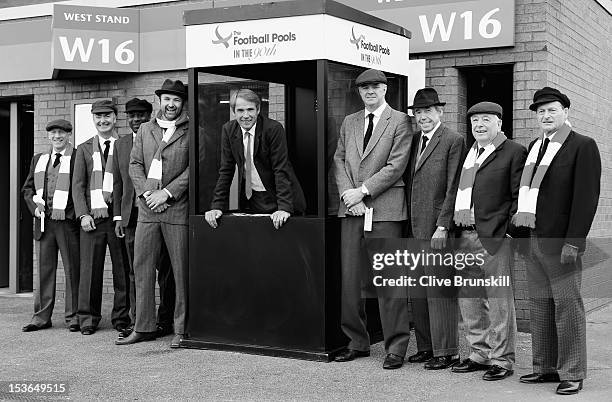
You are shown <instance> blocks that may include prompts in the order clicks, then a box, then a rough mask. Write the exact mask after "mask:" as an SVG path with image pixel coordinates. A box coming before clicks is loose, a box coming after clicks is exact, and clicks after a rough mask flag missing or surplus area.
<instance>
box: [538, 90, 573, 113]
mask: <svg viewBox="0 0 612 402" xmlns="http://www.w3.org/2000/svg"><path fill="white" fill-rule="evenodd" d="M555 101H559V102H560V103H561V104H562V105H563V107H570V100H569V98H568V97H567V95H565V94H564V93H561V91H559V90H558V89H556V88H551V87H544V88H542V89H538V90H537V91H535V93H534V94H533V103H532V104H531V105H529V109H531V110H533V111H534V112H535V111H536V110H538V106H540V105H543V104H545V103H550V102H555Z"/></svg>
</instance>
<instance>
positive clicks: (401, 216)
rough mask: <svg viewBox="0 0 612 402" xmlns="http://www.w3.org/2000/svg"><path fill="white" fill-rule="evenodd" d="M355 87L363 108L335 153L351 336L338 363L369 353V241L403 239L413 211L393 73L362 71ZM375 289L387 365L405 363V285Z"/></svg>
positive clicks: (406, 136)
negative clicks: (390, 90)
mask: <svg viewBox="0 0 612 402" xmlns="http://www.w3.org/2000/svg"><path fill="white" fill-rule="evenodd" d="M355 85H356V86H357V87H358V90H359V95H360V96H361V99H362V101H363V103H364V106H365V109H364V110H360V111H358V112H356V113H353V114H351V115H349V116H347V117H345V119H344V121H343V123H342V126H341V128H340V134H339V138H338V146H337V148H336V153H335V155H334V171H335V178H336V184H337V186H338V193H339V196H340V199H341V202H340V207H339V210H338V216H339V217H340V218H341V219H340V221H341V258H342V263H341V270H342V301H341V326H342V330H343V331H344V333H345V334H346V336H347V337H348V338H349V340H350V342H349V344H348V348H347V349H346V350H345V351H343V352H341V353H340V354H338V356H336V358H335V360H336V361H337V362H346V361H351V360H354V359H355V358H358V357H365V356H369V355H370V338H369V335H368V332H367V329H366V320H365V303H364V300H363V299H362V297H361V291H362V288H364V287H365V284H366V283H367V281H368V278H369V277H370V274H371V271H370V270H371V269H372V268H371V266H372V265H371V263H370V262H369V259H368V255H367V253H366V251H365V244H364V243H365V239H366V238H370V237H387V238H399V237H401V235H402V221H404V220H405V219H406V216H407V214H406V201H405V195H404V182H403V180H402V174H403V172H404V170H405V169H406V163H407V162H408V155H409V151H410V131H409V129H408V121H407V117H406V114H405V113H402V112H398V111H396V110H394V109H392V108H391V107H390V106H389V105H388V104H387V102H386V101H385V94H386V92H387V78H386V77H385V75H384V74H383V73H382V72H381V71H378V70H373V69H369V70H366V71H364V72H362V73H361V74H360V75H359V76H358V77H357V79H356V80H355ZM368 208H372V210H371V211H368V210H367V209H368ZM370 213H372V220H371V230H367V229H368V228H367V226H370V225H369V223H368V225H367V226H366V227H365V229H366V230H365V231H364V225H365V219H366V218H364V215H366V214H368V215H369V214H370ZM376 292H377V296H378V307H379V310H380V320H381V323H382V329H383V335H384V339H385V352H386V353H387V355H386V357H385V360H384V363H383V368H384V369H397V368H400V367H401V366H402V365H403V364H404V356H405V354H406V349H407V347H408V341H409V339H410V326H409V316H408V304H407V299H406V288H404V287H397V288H383V287H376Z"/></svg>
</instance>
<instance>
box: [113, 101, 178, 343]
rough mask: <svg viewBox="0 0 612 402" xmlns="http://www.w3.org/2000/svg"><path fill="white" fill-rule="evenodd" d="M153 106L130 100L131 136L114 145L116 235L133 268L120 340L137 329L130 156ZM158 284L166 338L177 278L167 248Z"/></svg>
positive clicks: (135, 215)
mask: <svg viewBox="0 0 612 402" xmlns="http://www.w3.org/2000/svg"><path fill="white" fill-rule="evenodd" d="M152 111H153V105H151V104H150V103H149V102H147V101H146V100H144V99H138V98H134V99H130V100H129V101H128V102H127V103H126V104H125V112H126V114H127V123H128V126H129V127H130V129H131V130H132V135H125V136H123V137H121V138H119V139H118V140H117V141H116V142H115V149H114V151H115V153H114V157H113V163H114V164H115V166H114V170H113V171H114V172H115V173H116V174H115V180H114V181H113V207H114V215H115V216H114V218H113V219H114V221H115V234H116V235H117V237H119V238H122V239H124V241H125V246H126V249H127V253H128V263H129V266H130V315H131V316H132V323H131V324H130V326H129V327H128V328H127V330H126V331H124V332H122V333H120V334H119V337H122V338H124V337H126V336H128V335H129V334H130V333H131V332H132V330H133V329H134V323H135V322H136V320H135V312H136V288H135V283H134V239H135V236H136V222H137V221H138V207H137V205H136V202H135V200H136V192H135V191H134V184H133V183H132V179H131V178H130V175H129V167H130V153H131V152H132V145H133V144H134V138H136V133H137V132H138V129H139V128H140V125H141V124H142V123H145V122H147V121H149V120H150V119H151V112H152ZM157 271H158V272H157V283H158V284H159V308H158V310H157V335H158V336H165V335H167V334H171V333H173V332H174V331H173V329H172V319H173V316H174V298H175V292H174V276H172V268H171V267H170V258H169V257H168V252H167V251H166V248H165V247H162V256H161V259H160V260H159V264H158V266H157Z"/></svg>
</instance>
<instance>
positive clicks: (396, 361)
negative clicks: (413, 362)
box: [383, 353, 404, 370]
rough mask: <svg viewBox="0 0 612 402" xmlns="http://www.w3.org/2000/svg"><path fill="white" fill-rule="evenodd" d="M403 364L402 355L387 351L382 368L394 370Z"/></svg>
mask: <svg viewBox="0 0 612 402" xmlns="http://www.w3.org/2000/svg"><path fill="white" fill-rule="evenodd" d="M403 365H404V358H403V357H402V356H398V355H394V354H393V353H389V354H388V355H387V357H385V362H384V363H383V368H384V369H385V370H394V369H398V368H400V367H402V366H403Z"/></svg>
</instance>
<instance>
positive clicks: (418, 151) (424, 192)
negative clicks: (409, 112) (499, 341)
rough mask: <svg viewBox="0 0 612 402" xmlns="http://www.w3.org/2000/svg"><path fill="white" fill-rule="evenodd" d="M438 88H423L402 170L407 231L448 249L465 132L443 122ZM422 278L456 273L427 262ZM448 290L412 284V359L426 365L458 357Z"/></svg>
mask: <svg viewBox="0 0 612 402" xmlns="http://www.w3.org/2000/svg"><path fill="white" fill-rule="evenodd" d="M445 104H446V103H445V102H440V100H439V98H438V93H437V92H436V90H435V89H434V88H422V89H419V90H418V91H417V93H416V94H415V97H414V104H413V105H411V106H409V109H413V111H414V116H415V118H416V122H417V125H418V127H419V129H420V131H419V132H417V134H416V135H415V136H414V137H413V139H412V147H411V154H410V161H409V163H408V167H407V169H406V172H405V173H404V182H405V183H406V187H405V189H406V200H407V205H408V223H407V225H406V232H407V233H406V235H407V236H408V237H413V238H415V239H417V240H420V242H421V244H422V247H423V249H424V250H428V249H430V248H431V249H433V250H434V251H436V250H441V251H442V250H444V249H446V247H447V239H448V233H449V229H450V228H451V223H452V219H453V210H454V206H455V196H456V194H457V186H458V184H459V174H460V173H461V162H462V161H463V155H464V150H465V141H464V139H463V137H462V136H461V135H459V134H457V133H456V132H455V131H453V130H451V129H450V128H449V127H447V126H446V125H444V124H443V123H442V122H441V118H442V115H443V108H442V107H443V106H444V105H445ZM413 272H414V274H415V275H416V276H418V277H421V276H423V275H435V276H436V277H438V278H443V277H444V278H448V277H450V276H452V274H454V272H451V269H449V268H447V267H438V266H435V267H423V266H422V265H419V266H418V267H417V268H416V269H415V270H414V271H413ZM441 290H444V289H434V288H431V287H419V286H416V287H413V288H411V289H410V300H411V302H412V315H413V317H412V318H413V321H414V326H415V334H416V339H417V348H418V351H417V353H416V354H415V355H412V356H410V357H409V358H408V361H409V362H411V363H423V362H424V363H425V365H424V367H425V368H426V369H428V370H438V369H444V368H447V367H450V366H452V365H453V364H455V363H458V362H459V356H458V355H457V354H458V352H459V349H458V347H459V333H458V329H457V326H458V314H459V311H458V310H459V307H458V304H457V299H456V295H455V294H437V293H436V292H438V291H441Z"/></svg>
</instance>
